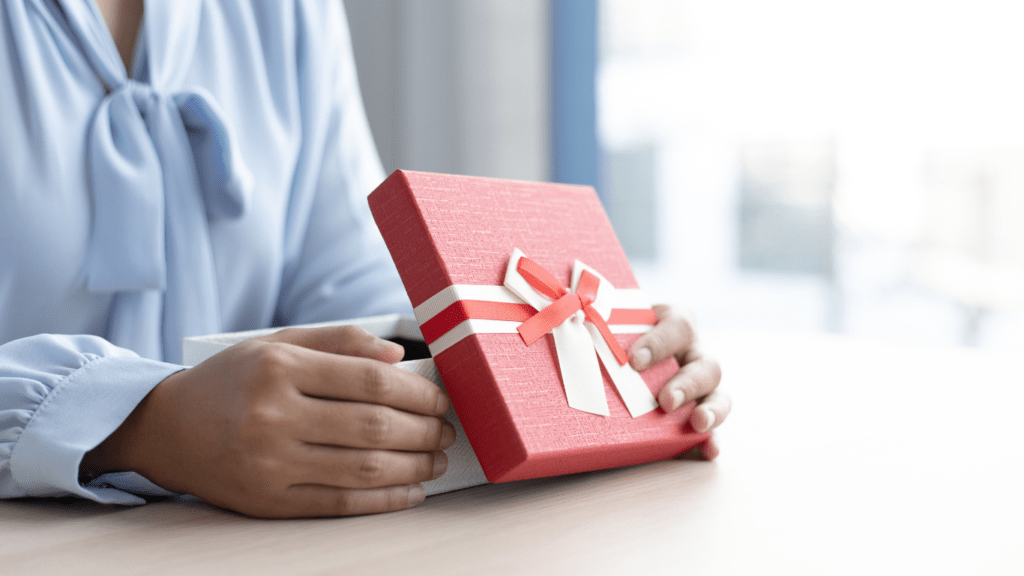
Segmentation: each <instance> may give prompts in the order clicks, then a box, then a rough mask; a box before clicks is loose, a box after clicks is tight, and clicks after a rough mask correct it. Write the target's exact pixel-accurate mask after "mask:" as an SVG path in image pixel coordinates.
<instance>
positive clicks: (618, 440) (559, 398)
mask: <svg viewBox="0 0 1024 576" xmlns="http://www.w3.org/2000/svg"><path fill="white" fill-rule="evenodd" d="M369 202H370V209H371V211H372V212H373V217H374V219H375V220H376V222H377V225H378V227H379V228H380V230H381V233H382V235H383V236H384V240H385V242H386V243H387V245H388V249H389V250H390V252H391V255H392V258H394V261H395V264H396V266H397V267H398V271H399V273H400V275H401V277H402V281H403V283H404V284H405V288H406V291H407V292H408V294H409V298H410V300H411V301H412V305H413V306H414V307H415V309H416V315H417V320H418V321H419V323H420V328H421V331H422V332H423V334H424V338H425V340H426V341H427V343H428V345H429V346H430V348H431V352H432V354H433V356H434V361H435V363H436V364H437V368H438V371H439V372H440V374H441V378H442V379H443V380H444V383H445V387H446V389H447V391H448V394H449V396H450V397H451V400H452V404H453V406H454V408H455V411H456V413H457V414H458V415H459V419H460V420H461V421H462V425H463V428H464V429H465V432H466V435H467V436H468V438H469V441H470V444H471V445H472V447H473V451H474V452H475V453H476V456H477V458H478V459H479V460H480V464H481V466H482V467H483V470H484V473H485V474H486V475H487V479H488V480H490V481H491V482H506V481H511V480H521V479H525V478H537V477H542V476H553V475H559V474H569V473H574V472H582V471H587V470H597V469H601V468H612V467H617V466H627V465H631V464H639V463H643V462H652V461H656V460H663V459H665V458H670V457H673V456H676V455H678V454H680V453H682V452H684V451H686V450H688V449H690V448H692V447H694V446H696V445H698V444H699V443H701V442H703V441H704V440H705V439H707V437H708V436H707V434H697V433H695V432H694V431H693V430H692V429H691V428H690V427H689V426H688V425H687V424H686V423H685V422H686V419H687V418H688V417H689V415H690V412H691V411H692V409H693V406H694V403H693V402H690V403H688V404H687V405H685V406H683V407H682V408H680V409H679V410H676V411H674V412H672V413H670V414H666V413H665V412H664V411H662V410H661V409H660V408H656V407H655V405H656V404H655V401H654V400H653V395H654V394H657V392H658V391H659V390H660V389H661V386H662V385H663V384H664V383H665V382H666V381H668V379H669V378H670V377H671V376H672V375H673V374H675V373H676V372H677V371H678V370H679V365H678V364H677V363H676V361H675V360H674V359H671V358H670V359H668V360H665V361H664V362H661V363H659V364H657V365H656V366H653V367H651V368H649V369H647V370H644V371H643V372H641V373H640V375H639V376H637V375H636V372H634V371H633V370H632V369H631V368H629V366H628V364H626V365H625V366H622V365H621V361H616V358H615V357H614V356H613V355H610V354H614V353H615V350H614V348H617V347H621V349H620V350H619V352H620V357H621V351H622V350H628V349H629V345H630V344H632V343H633V341H634V340H636V339H637V338H638V337H639V334H640V333H641V332H642V331H643V330H644V329H645V328H649V324H653V323H654V320H653V314H652V313H651V312H650V307H649V304H646V303H645V301H643V299H642V295H641V293H640V292H639V289H638V287H637V283H636V279H635V278H634V277H633V272H632V270H631V269H630V266H629V262H628V260H627V259H626V255H625V254H624V253H623V251H622V248H621V246H620V245H619V242H618V239H617V238H616V236H615V232H614V231H613V230H612V227H611V224H610V223H609V221H608V218H607V216H606V215H605V213H604V210H603V208H602V207H601V203H600V200H599V199H598V197H597V195H596V194H595V193H594V190H593V189H592V188H589V187H583V186H572V185H563V184H543V183H531V182H516V181H508V180H497V179H490V178H474V177H466V176H451V175H442V174H429V173H423V172H410V171H403V170H398V171H395V172H394V173H392V174H391V176H389V177H388V178H387V179H386V180H385V181H384V182H383V183H382V184H381V185H380V186H379V187H378V188H377V189H376V190H374V192H373V193H372V194H370V197H369ZM517 250H518V251H517ZM520 251H521V252H520ZM519 254H522V255H524V256H525V258H524V261H523V262H520V261H519V257H518V255H519ZM510 261H511V263H512V265H511V266H510ZM530 261H532V262H530ZM577 261H579V263H577ZM517 263H518V264H517ZM528 265H529V266H528ZM531 266H532V267H531ZM574 269H575V273H574ZM583 270H586V271H583ZM591 273H592V274H591ZM540 276H543V277H544V278H547V280H548V283H549V284H555V285H556V286H548V287H547V288H545V287H544V286H542V284H544V280H543V279H538V277H540ZM509 279H512V280H509ZM524 280H528V281H529V285H526V284H523V282H524ZM507 281H509V282H511V284H508V286H510V287H511V288H506V287H505V285H506V282H507ZM524 286H525V288H524ZM594 286H597V288H596V289H595V288H594ZM588 290H589V291H588ZM524 291H525V293H524ZM534 292H536V293H534ZM552 301H557V303H558V305H555V304H551V302H552ZM638 302H644V303H643V304H639V305H638V304H637V303H638ZM609 303H610V304H609ZM531 304H532V306H531ZM545 306H547V307H545ZM567 306H568V308H566V307H567ZM556 309H561V311H559V310H556ZM538 316H540V317H539V318H538ZM598 316H603V321H602V319H600V318H598ZM545 317H546V318H545ZM599 324H603V325H604V326H603V327H602V326H599ZM644 324H647V325H648V326H644ZM581 326H585V327H586V330H584V331H583V332H580V327H581ZM520 327H522V330H520ZM527 327H529V328H527ZM549 330H550V332H549ZM573 330H575V331H576V332H572V331H573ZM559 331H562V332H559ZM567 331H568V332H567ZM587 331H589V334H592V341H591V339H590V336H587V334H588V332H587ZM520 332H522V333H520ZM528 332H532V335H531V334H528ZM556 332H558V333H559V334H568V333H570V332H572V333H573V334H576V336H572V337H569V336H564V335H559V336H554V335H553V333H556ZM581 333H582V334H583V335H584V336H582V337H585V338H588V340H587V346H589V348H587V349H585V348H586V347H584V348H581V347H579V341H578V340H577V341H576V342H575V343H574V344H572V346H576V347H575V348H572V349H569V348H568V346H569V345H568V344H563V342H569V341H570V340H571V338H580V336H579V334H581ZM527 336H530V337H531V338H532V339H534V340H535V341H532V343H530V344H528V343H527V341H528V340H529V339H530V338H527ZM556 338H559V340H558V341H559V344H558V345H557V346H556ZM556 348H559V349H561V350H559V349H556ZM588 350H589V351H588ZM595 350H603V352H602V354H603V355H601V354H598V353H597V352H595ZM598 356H600V358H601V363H600V364H598V363H597V357H598ZM622 359H624V358H622ZM598 365H599V366H600V368H596V366H598ZM577 366H578V367H577ZM587 366H590V367H589V368H587ZM584 368H586V369H584ZM597 370H599V371H597ZM627 372H628V373H632V375H630V374H627ZM612 373H614V374H615V375H614V378H615V382H614V383H613V381H612V378H613V376H611V375H610V374H612ZM597 374H599V376H594V377H593V378H590V379H589V380H588V379H587V378H586V377H584V376H586V375H597ZM620 374H622V375H624V376H620ZM581 375H582V376H581ZM624 377H629V378H635V384H634V386H639V388H640V389H639V390H637V389H635V388H634V389H633V390H631V391H627V387H625V385H624V384H623V383H622V380H621V379H622V378H624ZM581 378H582V382H581ZM597 380H601V383H600V385H599V384H598V383H597ZM570 381H573V382H575V383H571V382H570ZM631 382H633V381H631ZM577 385H578V386H582V387H585V388H588V390H587V391H586V394H590V400H588V402H591V405H594V404H593V402H594V401H595V397H594V396H593V395H594V394H597V395H598V397H597V400H596V402H597V404H596V409H591V412H601V411H602V410H603V411H605V412H606V413H607V415H601V414H599V413H591V412H587V411H582V410H579V409H576V408H573V407H570V406H569V402H570V401H572V399H573V397H574V395H577V396H576V397H580V396H578V394H579V393H578V392H573V390H574V389H575V388H573V387H574V386H577ZM617 386H618V387H617ZM620 390H622V391H623V392H621V393H620ZM601 392H603V395H604V399H603V401H601V400H600V398H599V396H600V393H601ZM627 397H628V398H631V400H629V401H630V404H629V409H627V405H626V403H625V402H624V400H623V399H624V398H627ZM645 397H646V399H645ZM648 404H649V405H648ZM638 407H639V408H638ZM652 408H653V409H652ZM631 412H633V414H637V413H641V412H643V413H642V414H640V415H638V416H636V417H634V416H633V415H631Z"/></svg>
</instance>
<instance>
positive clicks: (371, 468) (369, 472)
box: [356, 452, 387, 486]
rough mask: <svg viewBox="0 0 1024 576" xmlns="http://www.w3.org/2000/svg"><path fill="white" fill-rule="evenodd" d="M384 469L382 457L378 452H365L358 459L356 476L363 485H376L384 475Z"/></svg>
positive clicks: (385, 467)
mask: <svg viewBox="0 0 1024 576" xmlns="http://www.w3.org/2000/svg"><path fill="white" fill-rule="evenodd" d="M386 469H387V466H386V465H385V463H384V457H383V456H382V455H381V453H380V452H366V453H365V454H363V456H362V458H360V459H359V465H358V467H357V468H356V477H357V478H358V480H359V481H360V482H361V483H362V484H364V485H369V486H376V485H377V484H378V483H380V481H381V479H382V478H383V477H384V473H385V471H386Z"/></svg>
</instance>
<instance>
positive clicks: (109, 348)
mask: <svg viewBox="0 0 1024 576" xmlns="http://www.w3.org/2000/svg"><path fill="white" fill-rule="evenodd" d="M181 369H182V367H181V366H176V365H173V364H166V363H163V362H157V361H154V360H146V359H143V358H140V357H138V356H137V355H135V354H134V353H133V352H131V351H128V350H125V349H123V348H118V347H116V346H114V345H112V344H110V343H109V342H107V341H106V340H103V339H102V338H98V337H95V336H55V335H49V334H43V335H39V336H32V337H29V338H22V339H19V340H14V341H12V342H8V343H7V344H3V345H0V498H17V497H23V496H69V495H77V496H82V497H85V498H89V499H92V500H96V501H98V502H102V503H108V504H142V503H144V500H143V499H142V498H140V497H139V496H136V495H133V494H131V493H129V492H128V491H127V490H130V491H131V492H134V493H136V494H147V495H167V494H170V492H167V491H164V490H162V489H160V488H158V487H157V486H156V485H154V484H152V483H150V482H148V481H147V480H145V479H144V478H143V477H142V476H139V475H138V474H134V473H118V474H106V475H103V476H100V477H99V478H97V479H95V480H94V481H92V482H90V483H89V484H88V485H83V484H81V483H80V481H79V465H80V464H81V462H82V457H83V456H84V455H85V453H86V452H88V451H89V450H92V449H93V448H95V447H96V446H97V445H99V444H100V442H102V441H103V440H104V439H105V438H106V437H107V436H109V435H110V434H111V433H113V432H114V430H116V429H117V427H118V426H120V425H121V423H122V422H123V421H124V420H125V419H126V418H127V417H128V415H129V414H130V413H131V412H132V410H133V409H134V408H135V406H136V405H138V403H139V402H141V401H142V399H143V398H144V397H145V396H146V394H148V393H149V391H150V390H152V389H153V387H155V386H156V385H157V384H158V383H159V382H160V381H162V380H163V379H164V378H166V377H168V376H170V375H171V374H173V373H175V372H177V371H178V370H181Z"/></svg>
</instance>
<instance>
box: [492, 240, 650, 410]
mask: <svg viewBox="0 0 1024 576" xmlns="http://www.w3.org/2000/svg"><path fill="white" fill-rule="evenodd" d="M505 287H506V288H508V289H509V290H510V291H511V292H512V293H513V294H515V295H516V296H518V297H519V298H521V299H522V300H523V301H525V302H526V303H527V304H529V305H531V306H533V307H534V308H536V309H537V310H538V312H537V314H535V315H534V316H532V317H531V318H530V319H529V320H527V321H525V322H523V323H522V324H521V325H520V326H519V328H518V330H519V334H520V335H521V336H522V338H523V342H524V343H525V344H526V345H527V346H529V345H531V344H533V343H534V342H536V341H537V340H538V339H539V338H540V337H541V336H543V335H544V334H546V333H548V332H551V334H552V335H553V336H554V339H555V350H556V352H557V354H558V367H559V371H560V373H561V376H562V384H563V386H564V387H565V395H566V399H567V400H568V403H569V406H570V407H572V408H575V409H577V410H582V411H584V412H590V413H592V414H600V415H603V416H608V415H609V412H608V401H607V398H606V397H605V393H604V380H603V378H602V376H601V366H600V365H599V364H598V358H600V361H601V363H603V364H604V367H605V370H606V371H607V372H608V375H609V376H610V377H611V379H612V383H613V384H614V385H615V388H616V390H618V392H619V396H620V397H621V398H622V400H623V402H624V403H625V405H626V408H627V409H628V410H629V413H630V415H632V416H633V417H634V418H636V417H637V416H640V415H642V414H646V413H647V412H650V411H651V410H653V409H655V408H656V407H657V406H658V403H657V400H655V398H654V395H653V394H651V391H650V389H649V388H647V384H645V383H644V381H643V378H642V377H641V376H640V374H639V373H637V372H636V370H633V368H632V367H631V366H630V365H629V361H628V358H627V356H626V352H625V350H623V349H622V346H621V345H619V342H618V341H617V340H616V339H615V336H614V335H613V334H612V333H611V331H610V330H609V329H608V324H607V319H608V316H609V315H610V314H611V310H612V306H611V302H612V293H613V292H614V290H615V287H614V286H612V285H611V283H610V282H608V281H607V280H606V279H604V277H602V276H601V275H600V274H599V273H597V271H596V270H594V269H593V268H591V267H589V266H587V265H586V264H583V263H582V262H580V261H579V260H577V261H576V262H575V264H574V266H573V272H572V285H571V287H570V288H569V289H566V288H565V287H564V286H562V285H561V284H560V283H559V282H558V280H556V279H555V277H554V276H553V275H552V274H551V273H550V272H548V271H547V270H545V269H544V268H543V267H541V266H540V265H539V264H537V263H536V262H534V261H532V260H530V259H529V258H526V257H525V256H524V255H523V252H522V251H520V250H519V249H518V248H517V249H515V250H514V251H513V252H512V257H511V258H510V260H509V264H508V269H507V270H506V272H505ZM595 352H596V354H595Z"/></svg>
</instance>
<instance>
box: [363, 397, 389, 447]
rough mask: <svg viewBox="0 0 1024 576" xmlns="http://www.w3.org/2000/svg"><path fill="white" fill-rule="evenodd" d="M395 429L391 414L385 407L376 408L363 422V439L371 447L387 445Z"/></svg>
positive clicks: (373, 408)
mask: <svg viewBox="0 0 1024 576" xmlns="http://www.w3.org/2000/svg"><path fill="white" fill-rule="evenodd" d="M393 428H394V424H393V419H392V417H391V414H390V412H389V411H388V410H387V409H386V408H384V407H383V406H374V407H372V408H371V409H370V411H369V413H368V414H367V415H366V419H364V420H363V425H362V434H363V439H364V440H365V441H366V442H367V443H368V444H370V445H371V446H381V445H383V444H385V443H386V442H387V440H388V438H389V437H390V436H391V432H392V429H393Z"/></svg>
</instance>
